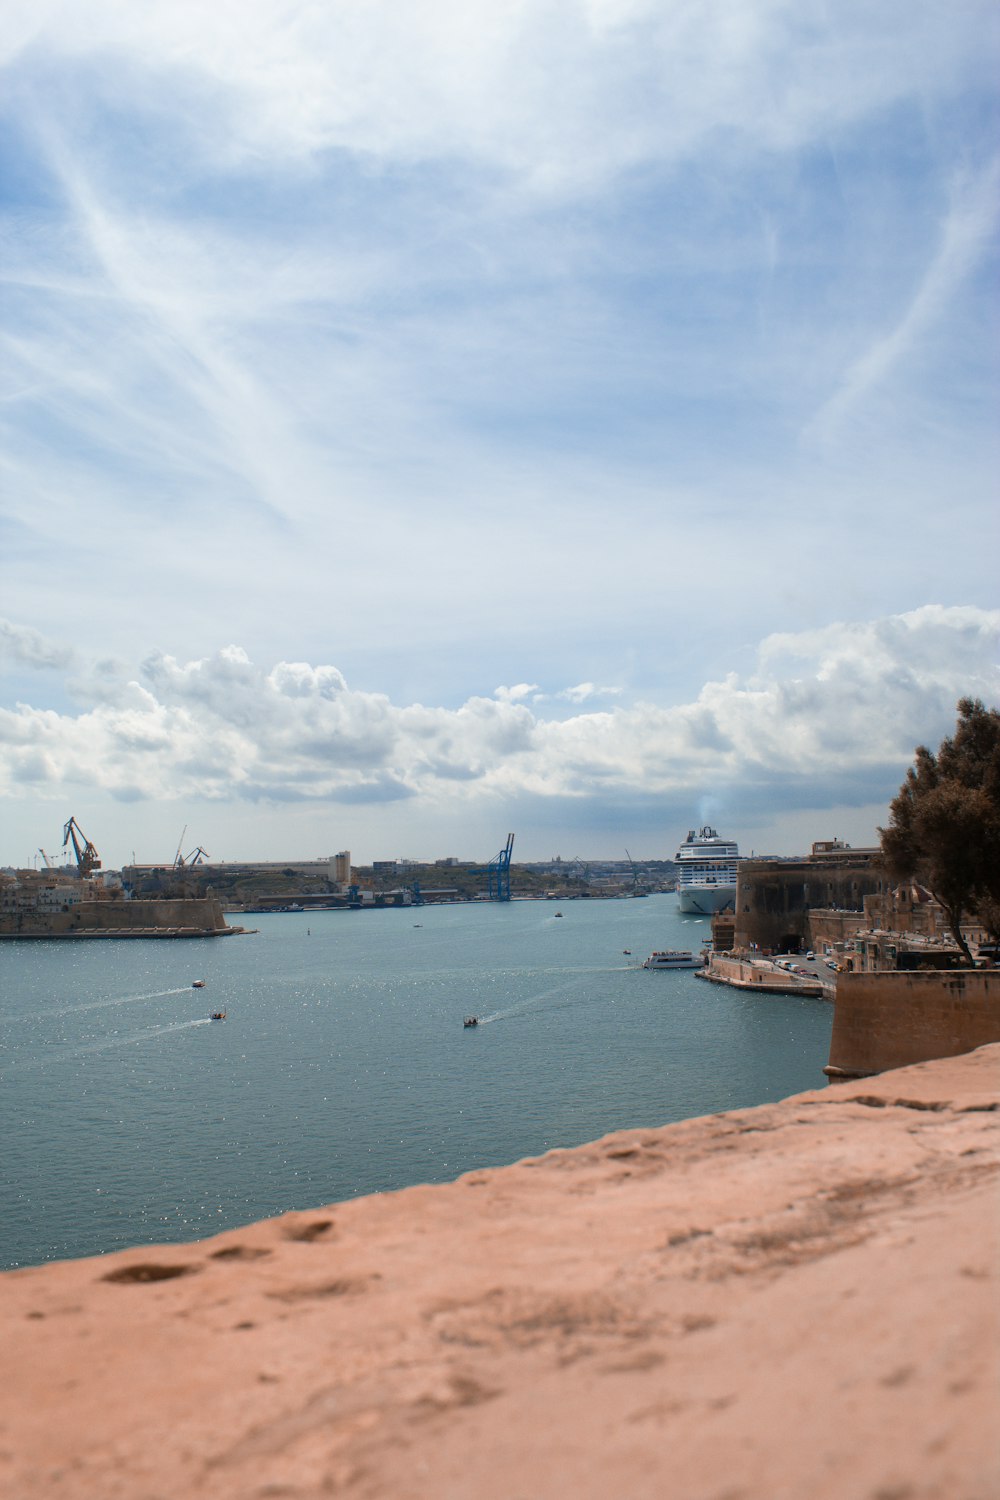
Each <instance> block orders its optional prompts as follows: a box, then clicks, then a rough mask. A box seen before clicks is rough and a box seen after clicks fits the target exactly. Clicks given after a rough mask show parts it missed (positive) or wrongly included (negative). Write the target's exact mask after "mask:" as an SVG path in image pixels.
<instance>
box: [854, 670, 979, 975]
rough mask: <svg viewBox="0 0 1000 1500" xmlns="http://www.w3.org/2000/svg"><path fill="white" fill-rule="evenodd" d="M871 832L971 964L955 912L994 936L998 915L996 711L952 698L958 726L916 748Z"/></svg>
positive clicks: (895, 872) (889, 861)
mask: <svg viewBox="0 0 1000 1500" xmlns="http://www.w3.org/2000/svg"><path fill="white" fill-rule="evenodd" d="M879 835H880V837H881V841H882V854H883V857H884V859H885V863H886V867H887V869H888V870H889V873H890V874H891V875H894V876H895V877H897V878H898V879H916V880H918V881H919V882H920V883H921V885H925V886H926V887H927V889H928V890H929V891H930V892H931V895H932V896H934V898H935V900H937V901H939V902H940V904H941V907H942V910H943V911H944V913H945V917H946V918H947V922H948V926H949V928H950V930H951V934H952V936H953V937H954V939H955V941H956V943H957V944H958V946H959V948H960V949H961V951H962V953H963V954H964V955H965V959H966V962H967V963H969V964H971V963H972V954H971V953H970V952H969V946H968V944H967V943H966V941H965V938H964V937H963V935H962V919H963V917H973V916H974V917H978V918H979V919H980V920H981V921H982V922H983V923H984V925H985V926H987V927H988V929H989V930H990V933H991V936H994V937H995V936H996V935H997V934H996V926H997V925H998V923H997V918H998V914H1000V712H998V711H997V710H996V709H995V708H990V709H987V708H984V706H983V704H982V702H981V700H980V699H978V698H975V699H973V698H962V699H961V700H960V702H959V704H958V726H957V728H956V730H955V733H954V735H953V736H952V737H951V738H950V739H946V740H944V741H942V744H941V748H940V749H939V751H938V753H937V755H934V754H933V753H932V752H931V751H930V750H928V749H927V747H926V746H925V745H918V746H917V750H916V754H915V758H914V764H913V765H912V766H911V767H910V769H909V770H908V771H907V773H906V780H905V782H904V783H903V785H902V786H901V787H900V789H899V792H898V793H897V795H896V796H895V797H894V798H893V800H892V802H891V803H890V804H889V826H888V828H880V829H879Z"/></svg>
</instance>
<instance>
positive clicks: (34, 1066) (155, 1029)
mask: <svg viewBox="0 0 1000 1500" xmlns="http://www.w3.org/2000/svg"><path fill="white" fill-rule="evenodd" d="M211 1024H212V1022H211V1020H210V1019H209V1017H208V1016H196V1017H194V1018H193V1019H191V1020H189V1021H173V1022H171V1024H170V1025H169V1026H149V1027H147V1028H146V1030H145V1031H133V1032H130V1033H129V1034H128V1035H123V1036H119V1034H118V1033H117V1032H115V1033H114V1034H113V1035H112V1036H107V1037H102V1038H101V1040H100V1041H99V1042H83V1043H81V1044H80V1045H79V1046H76V1047H67V1048H65V1050H64V1049H63V1048H61V1047H59V1046H58V1044H56V1045H55V1046H54V1047H53V1049H52V1050H53V1053H54V1054H56V1055H57V1056H58V1059H59V1061H60V1062H64V1061H66V1060H67V1059H70V1058H74V1057H87V1056H92V1055H93V1054H95V1053H100V1052H112V1051H114V1050H115V1048H116V1047H130V1046H133V1045H138V1044H139V1043H141V1042H152V1041H155V1040H156V1038H157V1037H161V1036H169V1035H170V1034H171V1033H172V1032H176V1031H190V1030H191V1028H192V1027H193V1026H211ZM48 1061H50V1059H49V1058H48V1057H35V1058H32V1059H30V1060H28V1061H25V1062H19V1061H18V1060H17V1058H11V1059H10V1060H9V1061H5V1062H4V1065H3V1072H4V1073H8V1072H11V1073H13V1072H17V1073H35V1072H38V1071H39V1070H40V1069H43V1068H44V1067H45V1066H46V1064H47V1062H48Z"/></svg>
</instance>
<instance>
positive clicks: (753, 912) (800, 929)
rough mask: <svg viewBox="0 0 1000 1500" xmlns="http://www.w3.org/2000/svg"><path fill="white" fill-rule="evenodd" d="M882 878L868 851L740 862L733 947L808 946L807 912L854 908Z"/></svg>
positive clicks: (875, 889) (878, 888) (810, 939)
mask: <svg viewBox="0 0 1000 1500" xmlns="http://www.w3.org/2000/svg"><path fill="white" fill-rule="evenodd" d="M884 881H885V877H884V876H883V874H882V873H881V871H880V870H879V869H878V867H877V865H876V864H875V861H874V859H873V858H872V856H871V855H867V854H862V853H861V852H860V851H859V852H858V854H857V856H856V857H854V858H852V857H851V856H850V854H846V853H845V855H844V856H843V857H842V858H838V859H831V858H830V857H829V856H821V857H819V858H814V859H794V860H793V859H790V860H781V861H779V862H775V861H773V860H746V861H745V862H744V863H743V864H741V865H740V867H739V871H738V873H737V877H736V937H735V947H736V948H737V949H749V948H751V947H752V946H753V945H754V944H756V945H757V947H758V948H762V949H765V950H771V951H778V950H780V949H783V948H789V947H810V946H811V945H812V942H813V936H812V932H811V929H810V911H811V909H813V908H816V907H819V908H822V909H825V910H838V911H841V912H860V911H861V910H862V903H863V901H864V898H865V896H868V895H873V894H875V893H877V892H879V891H881V890H882V888H883V885H884Z"/></svg>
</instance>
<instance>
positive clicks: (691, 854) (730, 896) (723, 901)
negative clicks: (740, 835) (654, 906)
mask: <svg viewBox="0 0 1000 1500" xmlns="http://www.w3.org/2000/svg"><path fill="white" fill-rule="evenodd" d="M675 858H676V860H677V899H678V905H679V908H680V910H681V911H682V912H687V913H688V914H689V915H691V916H699V917H708V916H711V914H712V912H713V911H721V910H722V908H723V907H724V906H732V905H734V904H735V902H736V866H737V865H738V864H739V858H740V851H739V848H738V847H737V845H736V844H732V843H730V842H729V841H728V840H727V839H720V838H719V835H718V834H717V833H716V831H715V829H714V828H709V827H707V826H706V827H705V828H700V829H694V828H692V829H691V830H690V831H689V833H688V836H687V838H686V839H685V840H684V842H683V844H682V845H681V847H680V848H679V849H678V851H677V854H676V856H675Z"/></svg>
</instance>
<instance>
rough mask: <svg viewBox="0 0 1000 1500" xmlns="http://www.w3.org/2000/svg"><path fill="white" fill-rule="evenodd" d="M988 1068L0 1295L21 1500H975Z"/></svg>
mask: <svg viewBox="0 0 1000 1500" xmlns="http://www.w3.org/2000/svg"><path fill="white" fill-rule="evenodd" d="M998 1103H1000V1046H993V1047H986V1048H982V1049H980V1050H979V1051H976V1052H973V1053H970V1054H968V1055H965V1056H962V1057H956V1058H951V1059H948V1060H944V1061H940V1062H933V1063H927V1064H923V1065H920V1066H916V1067H912V1068H908V1069H904V1070H902V1071H899V1072H895V1073H886V1074H882V1075H881V1076H880V1077H878V1078H874V1079H869V1080H866V1081H865V1082H864V1083H861V1084H839V1085H835V1086H833V1087H824V1088H822V1089H819V1090H817V1091H815V1092H810V1093H806V1094H800V1095H797V1096H795V1097H794V1098H791V1099H786V1100H784V1101H782V1102H780V1103H777V1104H773V1105H766V1106H763V1107H762V1108H759V1109H753V1110H742V1111H737V1112H733V1113H729V1114H723V1115H716V1116H709V1117H706V1118H702V1119H695V1120H688V1121H684V1122H681V1123H679V1124H676V1125H670V1126H666V1127H664V1128H662V1129H642V1130H632V1131H625V1132H621V1133H619V1134H616V1135H613V1136H608V1137H606V1138H605V1139H603V1140H600V1141H595V1142H593V1143H592V1144H590V1145H587V1146H582V1147H580V1148H578V1149H575V1150H567V1151H552V1152H549V1153H548V1154H547V1155H545V1156H543V1157H540V1158H538V1159H536V1160H529V1161H523V1162H519V1163H517V1164H516V1165H514V1166H510V1167H504V1168H498V1169H495V1170H490V1171H481V1172H472V1173H469V1174H467V1175H466V1176H464V1177H462V1178H460V1179H459V1180H458V1181H457V1182H455V1183H452V1184H449V1185H446V1186H439V1187H417V1188H411V1189H408V1190H406V1191H405V1192H399V1193H391V1194H385V1195H381V1196H376V1197H371V1198H363V1199H355V1200H353V1201H351V1202H347V1203H341V1204H337V1205H333V1206H331V1207H328V1208H325V1209H316V1210H314V1211H310V1212H303V1213H298V1214H290V1215H286V1216H285V1217H283V1218H279V1219H274V1220H270V1221H266V1222H263V1223H259V1224H254V1225H250V1226H247V1227H246V1228H244V1229H239V1230H232V1231H229V1232H227V1233H225V1234H221V1235H219V1236H218V1237H216V1238H214V1239H210V1240H205V1241H202V1242H200V1243H198V1244H189V1245H173V1246H169V1247H156V1248H148V1247H147V1248H143V1249H135V1250H130V1251H126V1252H121V1253H118V1254H115V1255H109V1256H107V1257H103V1258H98V1259H91V1260H82V1261H72V1262H63V1263H55V1264H51V1265H47V1266H42V1267H38V1268H32V1269H26V1270H21V1271H12V1272H7V1273H4V1274H3V1275H2V1276H0V1290H2V1293H3V1296H2V1304H0V1305H2V1313H0V1317H2V1319H3V1325H4V1326H3V1338H2V1340H0V1381H2V1387H3V1390H4V1393H5V1400H4V1404H5V1424H4V1430H3V1433H2V1439H0V1486H3V1487H4V1492H5V1493H8V1494H10V1495H12V1496H17V1497H18V1500H43V1497H44V1500H51V1497H53V1496H60V1497H64V1500H98V1497H99V1500H167V1497H175V1496H180V1495H197V1496H199V1497H201V1500H237V1497H239V1500H265V1497H268V1500H278V1497H287V1500H319V1497H321V1496H323V1497H329V1496H331V1495H334V1496H348V1497H352V1500H353V1497H356V1500H381V1497H384V1500H390V1497H391V1500H510V1497H515V1496H516V1497H524V1500H529V1497H530V1500H566V1497H568V1496H572V1497H574V1500H607V1497H608V1496H612V1495H613V1496H621V1497H623V1500H670V1497H678V1500H724V1497H728V1500H802V1497H803V1496H809V1497H810V1500H888V1497H893V1500H987V1497H992V1496H993V1495H995V1494H997V1493H1000V1446H998V1439H997V1430H998V1423H997V1416H998V1410H997V1391H998V1389H1000V1385H998V1380H1000V1370H998V1350H1000V1338H998V1337H997V1334H998V1331H1000V1330H998V1315H1000V1295H998V1290H1000V1289H998V1286H997V1280H998V1266H1000V1255H998V1250H1000V1212H998V1197H997V1190H998V1180H1000V1149H998V1134H1000V1111H998Z"/></svg>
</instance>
